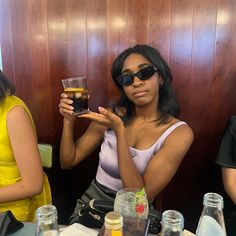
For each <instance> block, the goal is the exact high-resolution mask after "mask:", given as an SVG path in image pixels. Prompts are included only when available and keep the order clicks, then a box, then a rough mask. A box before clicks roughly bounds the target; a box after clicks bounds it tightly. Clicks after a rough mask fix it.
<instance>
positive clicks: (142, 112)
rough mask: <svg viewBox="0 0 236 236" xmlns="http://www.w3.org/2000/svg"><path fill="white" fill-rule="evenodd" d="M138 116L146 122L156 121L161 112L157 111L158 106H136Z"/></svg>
mask: <svg viewBox="0 0 236 236" xmlns="http://www.w3.org/2000/svg"><path fill="white" fill-rule="evenodd" d="M135 113H136V118H137V119H140V120H143V121H144V122H148V121H154V120H156V119H158V117H160V113H159V112H158V111H157V108H156V106H148V107H147V106H141V107H137V106H136V107H135Z"/></svg>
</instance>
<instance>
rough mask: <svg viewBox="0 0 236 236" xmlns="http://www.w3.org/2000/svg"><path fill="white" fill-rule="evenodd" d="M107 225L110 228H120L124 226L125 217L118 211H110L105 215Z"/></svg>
mask: <svg viewBox="0 0 236 236" xmlns="http://www.w3.org/2000/svg"><path fill="white" fill-rule="evenodd" d="M105 227H106V228H108V229H114V230H116V229H120V228H122V227H123V217H122V215H121V214H120V213H118V212H114V211H111V212H108V213H107V214H106V216H105Z"/></svg>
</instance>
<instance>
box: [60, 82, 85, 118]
mask: <svg viewBox="0 0 236 236" xmlns="http://www.w3.org/2000/svg"><path fill="white" fill-rule="evenodd" d="M62 84H63V87H64V92H65V93H66V94H67V96H68V98H70V99H71V100H73V104H72V105H73V107H74V114H75V115H81V114H84V113H87V112H89V107H88V89H87V84H86V77H73V78H67V79H63V80H62Z"/></svg>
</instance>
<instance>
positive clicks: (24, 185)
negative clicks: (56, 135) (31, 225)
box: [0, 70, 51, 221]
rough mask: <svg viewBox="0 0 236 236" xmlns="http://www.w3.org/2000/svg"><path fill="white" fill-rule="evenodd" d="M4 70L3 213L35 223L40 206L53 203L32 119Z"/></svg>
mask: <svg viewBox="0 0 236 236" xmlns="http://www.w3.org/2000/svg"><path fill="white" fill-rule="evenodd" d="M14 94H15V88H14V86H13V85H12V84H11V83H10V81H9V80H8V78H7V76H6V75H5V74H4V73H3V72H2V71H1V70H0V212H4V211H7V210H11V212H12V213H13V214H14V216H15V217H16V218H17V219H18V220H20V221H33V220H34V215H35V210H36V208H37V207H38V206H40V205H44V204H50V203H51V192H50V187H49V183H48V180H47V176H46V175H45V174H44V173H43V169H42V164H41V160H40V154H39V150H38V146H37V136H36V130H35V126H34V122H33V119H32V116H31V114H30V111H29V109H28V108H27V106H26V105H25V103H24V102H23V101H22V100H21V99H19V98H18V97H16V96H14Z"/></svg>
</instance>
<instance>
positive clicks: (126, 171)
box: [116, 129, 144, 188]
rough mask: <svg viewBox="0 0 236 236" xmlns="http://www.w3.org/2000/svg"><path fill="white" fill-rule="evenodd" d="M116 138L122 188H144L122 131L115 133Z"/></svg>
mask: <svg viewBox="0 0 236 236" xmlns="http://www.w3.org/2000/svg"><path fill="white" fill-rule="evenodd" d="M116 138H117V156H118V165H119V170H120V176H121V179H122V183H123V187H124V188H142V187H144V181H143V177H142V176H141V175H140V173H139V171H138V169H137V167H136V166H135V164H134V162H133V160H132V156H131V153H130V150H129V145H128V142H127V140H126V137H125V134H124V129H120V131H119V132H116Z"/></svg>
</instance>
